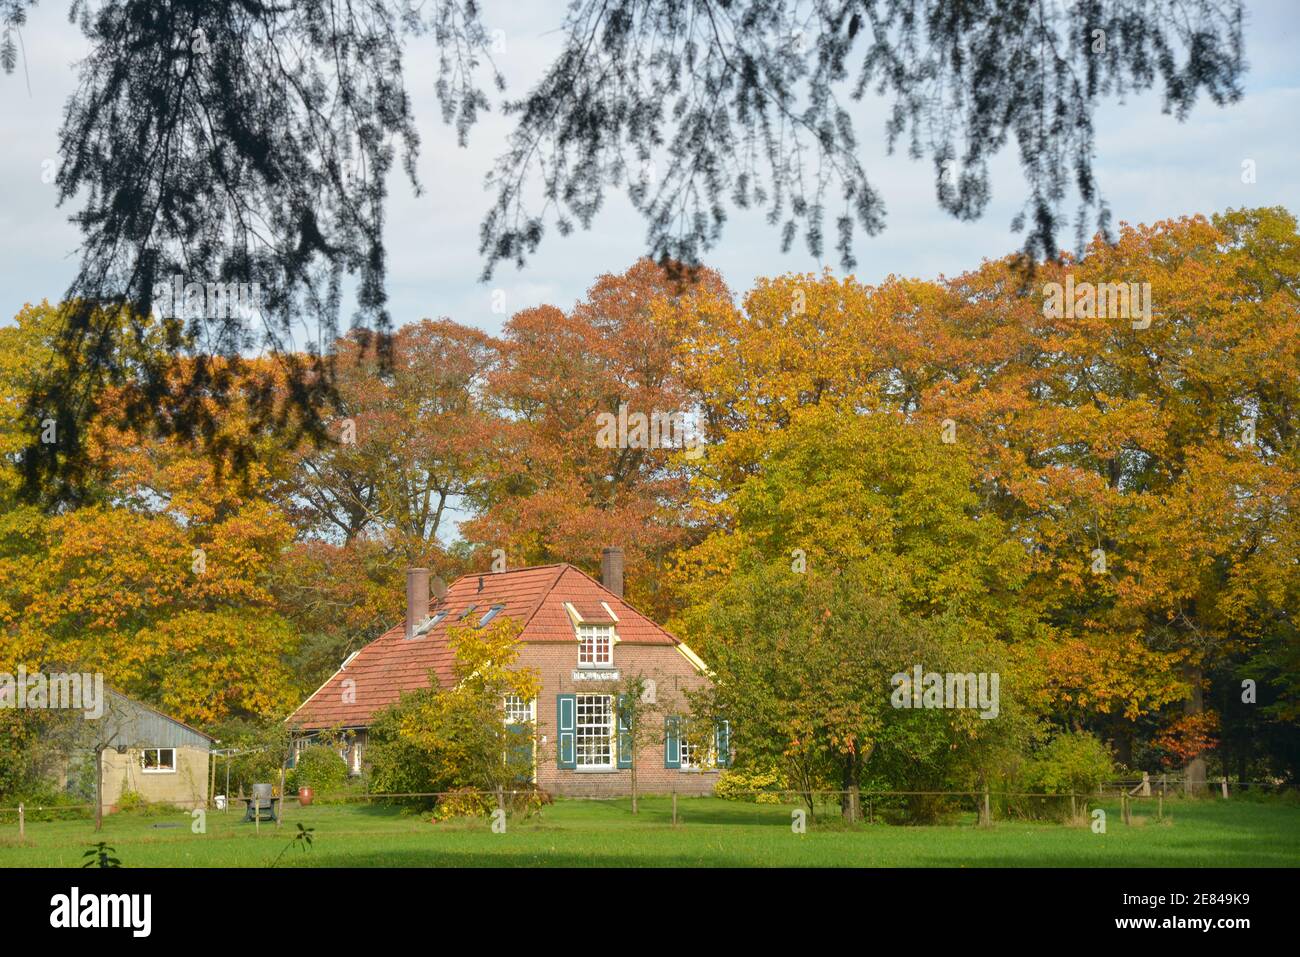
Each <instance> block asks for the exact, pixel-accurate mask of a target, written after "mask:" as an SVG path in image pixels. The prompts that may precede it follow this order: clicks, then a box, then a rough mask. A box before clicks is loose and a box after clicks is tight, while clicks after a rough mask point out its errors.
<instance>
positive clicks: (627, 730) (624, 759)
mask: <svg viewBox="0 0 1300 957" xmlns="http://www.w3.org/2000/svg"><path fill="white" fill-rule="evenodd" d="M626 707H627V695H625V694H621V695H619V696H618V766H619V767H620V768H630V767H631V766H632V752H633V747H632V725H631V724H629V723H628V721H627V717H626V715H625V713H624V709H625V708H626Z"/></svg>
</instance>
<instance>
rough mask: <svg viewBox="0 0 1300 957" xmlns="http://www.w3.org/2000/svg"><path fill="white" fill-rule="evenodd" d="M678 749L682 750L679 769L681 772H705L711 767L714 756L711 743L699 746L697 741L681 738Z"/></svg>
mask: <svg viewBox="0 0 1300 957" xmlns="http://www.w3.org/2000/svg"><path fill="white" fill-rule="evenodd" d="M679 747H680V748H681V749H682V762H681V769H682V770H683V771H706V770H708V769H709V768H711V767H713V765H714V762H715V759H716V754H715V748H714V746H713V743H712V742H710V743H708V744H701V743H700V742H698V741H688V740H687V739H686V738H682V740H681V744H680V745H679Z"/></svg>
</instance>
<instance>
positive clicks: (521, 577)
mask: <svg viewBox="0 0 1300 957" xmlns="http://www.w3.org/2000/svg"><path fill="white" fill-rule="evenodd" d="M601 578H602V579H603V583H602V582H597V581H596V580H595V579H593V578H591V577H590V576H588V575H586V574H585V573H584V572H582V571H581V570H579V569H577V568H575V567H574V566H572V565H568V564H557V565H542V566H537V567H531V568H520V569H514V570H510V571H503V572H495V573H488V574H483V575H470V576H466V577H464V578H460V579H457V580H456V581H455V582H454V583H453V584H452V585H451V586H450V587H448V588H446V589H445V592H444V593H443V594H440V595H439V594H435V595H434V600H433V602H432V604H430V596H429V573H428V570H427V569H420V568H413V569H409V570H408V572H407V589H406V591H407V611H406V619H405V621H404V622H403V623H401V624H399V625H396V626H394V627H393V628H392V629H390V630H389V631H388V632H386V633H385V634H383V635H381V636H380V637H379V638H378V639H376V640H375V641H373V642H371V643H370V644H369V645H367V646H366V647H365V648H363V649H362V650H361V651H359V652H357V653H356V654H354V655H353V656H352V657H351V658H349V659H348V660H347V661H346V662H344V663H343V666H342V667H341V668H340V669H339V670H338V672H336V673H335V674H334V676H333V677H331V678H330V679H329V680H328V681H327V682H325V684H324V685H322V686H321V688H320V689H319V690H318V691H317V692H316V693H315V694H313V695H312V696H311V697H310V698H309V699H308V700H307V701H306V702H305V703H304V704H303V705H302V706H301V707H300V708H299V709H298V710H297V712H295V713H294V715H293V716H291V717H290V718H289V724H290V726H291V727H294V728H298V729H301V730H302V731H303V732H304V734H303V735H302V737H301V738H300V739H299V747H300V748H301V747H302V746H305V745H306V744H307V743H308V742H309V741H310V740H311V736H312V733H313V732H317V733H318V732H320V731H323V730H326V729H335V730H348V731H351V732H352V733H353V736H352V744H351V745H350V747H349V748H348V750H347V752H346V753H345V758H346V760H347V761H348V762H349V765H350V768H351V770H352V771H353V772H354V773H358V772H359V771H360V770H361V767H362V765H363V762H364V753H365V747H366V731H367V728H368V726H369V725H370V722H371V719H372V717H373V716H374V715H375V714H376V713H377V712H379V711H380V710H382V709H384V708H386V707H388V706H389V705H392V704H395V703H396V702H397V700H398V697H399V696H400V695H401V694H402V692H404V691H411V690H414V689H418V688H423V687H427V686H428V683H429V680H430V675H431V674H432V675H433V676H434V677H435V678H436V679H437V680H438V681H439V682H440V683H442V684H443V685H444V686H446V685H447V684H449V683H450V682H451V681H452V680H453V677H452V676H453V671H452V664H453V656H452V653H451V651H450V650H449V648H448V646H447V629H448V628H449V627H452V626H454V625H456V624H458V623H461V622H463V621H464V620H465V619H467V618H470V616H473V617H472V618H471V620H477V621H478V622H479V626H480V627H481V626H482V625H484V624H487V623H488V622H490V621H492V620H493V619H495V618H496V617H497V616H502V617H505V618H513V619H515V620H516V621H518V622H519V624H520V626H521V632H520V636H519V641H520V653H519V659H518V665H519V666H520V667H531V668H534V669H536V670H537V672H538V673H539V675H540V677H541V684H542V691H541V694H540V695H539V697H538V698H537V699H536V700H533V701H521V700H517V699H507V700H505V701H503V702H502V719H503V720H504V721H506V722H507V723H521V724H523V723H532V725H533V727H534V733H535V739H534V742H533V746H534V762H533V780H534V781H535V782H536V783H537V784H538V785H539V786H540V787H542V788H544V789H545V790H547V791H549V792H551V793H555V794H569V795H599V794H605V793H616V792H625V791H626V790H627V789H628V788H629V787H630V785H631V770H630V769H631V767H632V763H633V760H634V759H633V754H632V752H633V750H634V749H633V747H632V744H631V742H630V741H629V738H630V735H628V734H627V733H625V729H621V728H620V727H619V721H618V714H617V708H616V706H615V702H616V694H615V692H614V691H613V690H612V686H613V684H614V683H615V682H618V681H620V680H626V679H627V678H629V677H636V676H640V677H642V678H643V679H644V682H645V694H644V695H643V699H644V700H645V701H647V702H648V703H649V702H653V703H654V705H655V710H656V712H657V713H658V714H659V715H660V716H661V717H660V720H661V721H662V725H663V732H662V734H656V735H655V736H654V740H649V741H647V740H646V739H645V736H642V741H641V747H640V749H638V750H637V753H636V757H635V761H636V769H637V782H638V787H639V788H640V789H642V790H645V791H663V792H667V791H672V790H675V791H678V792H681V793H691V794H702V793H709V792H711V791H712V790H713V786H714V783H715V781H716V779H717V773H718V771H717V769H718V768H719V767H726V766H727V765H728V764H729V762H730V759H731V753H730V752H731V745H730V729H729V727H728V726H727V725H726V723H725V722H724V723H723V724H721V725H720V726H719V727H717V728H716V729H715V731H714V733H713V734H711V735H707V736H706V737H708V740H705V741H699V740H695V741H688V740H685V739H684V737H683V735H682V733H681V729H682V728H683V727H684V725H683V723H682V721H681V720H680V714H684V713H685V712H686V710H687V707H686V699H685V697H684V693H685V692H686V691H688V690H694V689H697V688H700V687H701V686H703V685H704V684H705V683H706V682H707V681H708V678H707V671H706V668H705V665H704V663H703V662H702V661H701V660H700V659H699V657H698V656H696V655H695V653H694V652H692V651H691V649H690V648H688V647H687V646H686V645H685V644H683V643H682V642H681V641H678V640H677V639H676V638H675V637H673V636H672V635H671V634H669V633H668V632H667V631H665V630H664V629H663V628H661V627H660V626H659V625H657V624H656V623H655V622H653V621H651V620H650V619H649V618H647V617H646V616H645V615H643V614H641V613H640V612H638V611H637V610H636V609H634V608H632V607H631V606H630V605H628V604H627V602H625V601H624V600H623V552H622V549H618V548H607V549H605V550H604V554H603V556H602V560H601ZM438 591H443V590H442V589H441V588H439V589H438ZM679 711H680V713H678V712H679ZM620 732H624V733H620Z"/></svg>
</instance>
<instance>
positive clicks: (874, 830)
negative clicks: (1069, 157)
mask: <svg viewBox="0 0 1300 957" xmlns="http://www.w3.org/2000/svg"><path fill="white" fill-rule="evenodd" d="M1102 807H1103V808H1104V809H1105V810H1106V811H1107V825H1108V826H1107V833H1105V834H1094V833H1093V832H1092V831H1091V829H1090V828H1088V827H1064V826H1061V825H1054V824H1031V823H1023V822H1009V821H999V822H997V823H996V824H995V826H994V827H992V828H978V827H975V826H973V825H974V821H973V818H970V817H965V818H962V819H960V820H958V821H957V822H955V823H953V824H951V825H946V826H941V827H898V826H889V825H884V824H875V825H860V826H858V827H854V828H844V827H842V826H839V825H838V824H834V823H827V824H816V825H813V826H810V827H809V829H808V832H807V833H806V834H802V835H800V834H795V833H793V832H792V830H791V827H790V820H791V818H790V810H791V809H790V808H789V807H773V806H760V805H750V804H738V803H733V802H728V801H722V800H719V799H716V798H694V799H681V800H680V801H679V810H680V817H681V824H680V826H678V827H676V828H674V827H673V826H672V818H671V804H670V801H669V799H667V798H643V799H642V802H641V813H640V814H639V815H637V816H633V815H632V814H631V813H630V807H629V803H628V802H627V801H626V800H615V801H578V800H568V801H564V800H561V801H558V802H556V803H555V804H554V805H552V806H549V807H547V808H545V809H544V810H543V812H542V813H541V815H540V816H539V817H534V818H531V819H528V820H511V821H509V823H508V825H507V829H506V833H504V834H496V833H493V832H492V831H491V829H490V827H489V826H488V823H487V822H486V821H459V822H453V823H445V824H437V825H435V824H431V823H429V822H428V820H427V817H418V816H415V815H413V814H409V813H408V814H404V813H402V812H401V811H400V810H398V809H395V808H390V807H377V806H362V805H356V804H350V805H325V806H320V805H317V806H313V807H309V808H301V809H300V808H298V807H296V806H293V805H291V806H290V808H289V811H288V813H287V815H286V819H285V824H284V827H283V828H281V829H280V830H278V831H277V830H276V828H275V827H274V826H273V825H270V824H263V825H262V826H261V830H260V833H259V832H256V831H255V830H254V827H253V825H252V824H244V823H242V821H241V820H240V817H241V815H240V814H239V813H238V812H235V811H231V812H230V813H228V814H226V813H222V812H220V811H210V812H208V814H207V833H206V834H193V833H191V831H190V818H189V815H188V814H185V813H182V812H174V813H163V814H158V813H154V814H149V815H141V814H117V815H113V816H111V817H109V818H107V819H106V820H105V823H104V830H103V833H102V836H100V837H97V836H96V835H95V833H94V830H93V825H91V824H90V823H89V822H87V821H81V820H78V821H55V822H29V823H28V826H27V838H26V841H25V842H19V840H18V837H17V827H16V826H15V825H13V824H11V823H5V824H3V825H0V867H47V866H56V867H57V866H62V867H67V866H77V865H79V864H80V863H81V856H82V853H83V851H84V850H85V849H86V847H87V845H88V844H89V843H90V842H92V841H95V840H101V839H102V840H105V841H107V842H108V843H109V844H111V845H112V846H113V847H115V848H116V849H117V856H118V857H119V858H120V859H121V860H122V863H123V865H124V866H128V867H130V866H133V865H134V866H156V867H261V866H266V865H268V864H270V863H271V862H272V861H273V860H274V859H275V858H276V856H277V855H279V854H280V852H281V851H282V850H283V849H285V848H286V847H288V846H289V845H290V842H291V839H292V836H293V834H294V833H295V832H296V830H297V828H296V826H295V825H296V824H297V823H298V822H302V823H303V824H304V825H305V826H307V827H311V828H314V847H313V848H312V849H311V850H309V851H305V852H304V851H302V850H299V849H298V848H296V847H289V849H288V850H285V852H284V854H283V856H282V857H281V858H280V861H279V864H280V866H282V867H291V866H292V867H301V866H335V867H403V866H418V867H429V866H438V867H449V866H450V867H463V866H469V867H472V866H505V867H524V866H528V867H534V866H612V867H621V866H640V867H645V866H686V867H694V866H737V867H769V866H794V867H803V866H853V867H936V866H937V867H963V866H968V867H989V866H1028V865H1038V866H1072V867H1111V866H1124V867H1199V866H1222V867H1277V866H1292V867H1293V866H1297V865H1300V808H1298V807H1296V806H1294V805H1286V804H1281V803H1252V802H1247V801H1216V800H1202V801H1181V800H1180V801H1170V802H1168V803H1166V805H1165V807H1166V812H1167V815H1168V818H1169V820H1168V821H1167V822H1165V823H1160V822H1157V821H1156V820H1155V818H1154V813H1155V808H1154V806H1152V807H1150V808H1146V807H1143V808H1141V809H1139V810H1138V811H1137V812H1136V814H1135V821H1134V824H1132V825H1128V826H1126V825H1124V824H1123V823H1122V822H1121V821H1120V814H1119V807H1118V805H1117V804H1111V805H1107V804H1103V805H1102ZM159 825H171V826H162V827H160V826H159ZM176 825H179V826H176Z"/></svg>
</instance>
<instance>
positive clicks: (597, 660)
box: [578, 624, 614, 669]
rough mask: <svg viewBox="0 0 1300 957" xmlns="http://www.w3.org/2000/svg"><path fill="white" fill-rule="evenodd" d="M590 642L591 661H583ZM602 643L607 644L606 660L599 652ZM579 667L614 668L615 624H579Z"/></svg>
mask: <svg viewBox="0 0 1300 957" xmlns="http://www.w3.org/2000/svg"><path fill="white" fill-rule="evenodd" d="M588 642H590V657H591V660H590V661H583V660H582V659H583V655H584V654H587V653H588V652H587V646H588ZM602 643H603V644H604V646H605V655H604V660H603V661H602V660H601V656H600V654H599V652H600V649H601V645H602ZM578 667H579V668H593V669H596V668H612V667H614V626H613V625H587V624H584V625H579V626H578Z"/></svg>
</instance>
